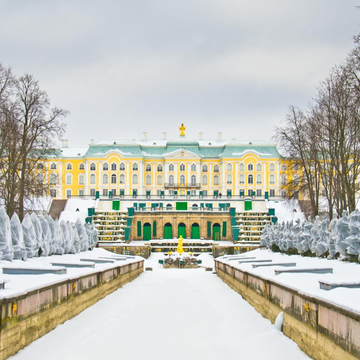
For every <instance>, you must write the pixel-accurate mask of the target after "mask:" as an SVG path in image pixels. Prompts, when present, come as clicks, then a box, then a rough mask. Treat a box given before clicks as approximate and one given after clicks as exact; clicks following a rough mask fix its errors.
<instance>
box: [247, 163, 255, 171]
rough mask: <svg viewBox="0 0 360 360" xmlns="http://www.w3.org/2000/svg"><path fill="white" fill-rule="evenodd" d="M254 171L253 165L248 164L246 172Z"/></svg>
mask: <svg viewBox="0 0 360 360" xmlns="http://www.w3.org/2000/svg"><path fill="white" fill-rule="evenodd" d="M253 170H254V165H253V164H251V163H250V164H248V171H253Z"/></svg>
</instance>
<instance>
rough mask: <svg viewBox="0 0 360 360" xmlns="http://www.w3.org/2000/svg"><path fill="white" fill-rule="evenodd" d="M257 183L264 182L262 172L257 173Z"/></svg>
mask: <svg viewBox="0 0 360 360" xmlns="http://www.w3.org/2000/svg"><path fill="white" fill-rule="evenodd" d="M256 183H257V184H262V176H261V174H257V175H256Z"/></svg>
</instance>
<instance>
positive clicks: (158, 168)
mask: <svg viewBox="0 0 360 360" xmlns="http://www.w3.org/2000/svg"><path fill="white" fill-rule="evenodd" d="M157 171H159V172H161V171H163V169H162V165H161V164H159V165H158V166H157Z"/></svg>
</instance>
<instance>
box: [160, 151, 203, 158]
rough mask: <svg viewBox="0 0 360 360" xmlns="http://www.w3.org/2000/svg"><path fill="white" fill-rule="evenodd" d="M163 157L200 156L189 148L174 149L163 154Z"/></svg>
mask: <svg viewBox="0 0 360 360" xmlns="http://www.w3.org/2000/svg"><path fill="white" fill-rule="evenodd" d="M164 158H165V159H186V158H188V159H200V156H199V155H197V154H195V153H193V152H192V151H189V150H184V149H180V150H175V151H173V152H171V153H168V154H166V155H164Z"/></svg>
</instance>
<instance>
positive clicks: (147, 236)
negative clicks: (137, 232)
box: [143, 223, 151, 240]
mask: <svg viewBox="0 0 360 360" xmlns="http://www.w3.org/2000/svg"><path fill="white" fill-rule="evenodd" d="M143 233H144V240H151V225H150V224H149V223H145V224H144V229H143Z"/></svg>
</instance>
